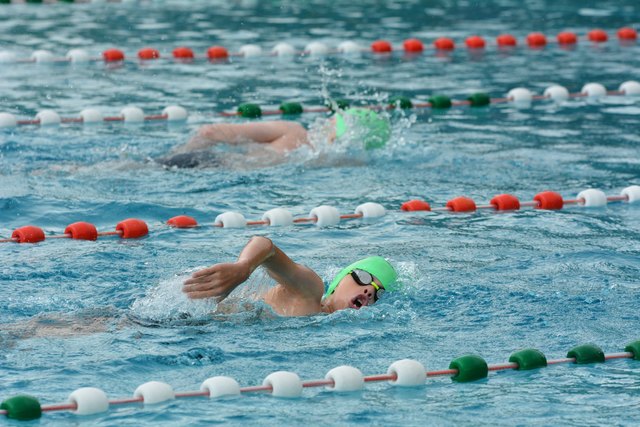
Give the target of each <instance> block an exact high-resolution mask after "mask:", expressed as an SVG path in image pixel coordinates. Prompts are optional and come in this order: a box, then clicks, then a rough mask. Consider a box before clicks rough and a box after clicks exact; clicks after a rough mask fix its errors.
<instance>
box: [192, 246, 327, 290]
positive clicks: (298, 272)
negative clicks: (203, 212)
mask: <svg viewBox="0 0 640 427" xmlns="http://www.w3.org/2000/svg"><path fill="white" fill-rule="evenodd" d="M260 265H264V266H265V267H266V269H267V271H268V272H269V275H270V276H271V277H273V278H274V279H276V280H277V281H278V283H280V284H281V285H282V286H284V287H285V288H287V289H289V290H290V291H292V292H295V293H297V294H299V295H300V296H301V297H303V298H310V299H311V298H316V299H317V300H320V298H321V297H322V292H323V290H324V285H323V283H322V279H321V278H320V277H319V276H318V275H317V274H316V273H315V272H314V271H313V270H311V269H310V268H308V267H305V266H303V265H300V264H297V263H295V262H293V261H292V260H291V259H290V258H289V257H288V256H287V255H286V254H285V253H284V252H282V251H281V250H280V249H279V248H278V247H277V246H276V245H274V244H273V242H271V240H269V239H267V238H266V237H253V238H252V239H251V240H250V241H249V243H248V244H247V245H246V246H245V247H244V249H243V250H242V252H240V256H239V257H238V260H237V261H236V262H235V263H225V264H216V265H214V266H212V267H209V268H205V269H203V270H200V271H196V272H195V273H193V275H192V276H191V278H190V279H188V280H186V281H185V282H184V285H183V288H182V290H183V292H185V293H186V294H187V296H188V297H189V298H192V299H200V298H210V297H217V298H218V301H222V300H223V299H225V298H226V297H227V296H228V295H229V294H230V293H231V292H232V291H233V290H234V289H235V288H236V287H238V285H240V284H241V283H243V282H244V281H246V280H247V279H248V278H249V276H250V275H251V273H253V271H254V270H255V269H256V268H258V267H259V266H260Z"/></svg>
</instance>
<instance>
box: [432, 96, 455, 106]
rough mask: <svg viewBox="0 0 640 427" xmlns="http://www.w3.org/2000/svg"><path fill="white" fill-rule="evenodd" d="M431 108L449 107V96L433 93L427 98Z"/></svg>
mask: <svg viewBox="0 0 640 427" xmlns="http://www.w3.org/2000/svg"><path fill="white" fill-rule="evenodd" d="M429 104H431V108H451V98H449V97H448V96H445V95H434V96H432V97H431V98H429Z"/></svg>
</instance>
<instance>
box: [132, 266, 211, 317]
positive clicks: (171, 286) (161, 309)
mask: <svg viewBox="0 0 640 427" xmlns="http://www.w3.org/2000/svg"><path fill="white" fill-rule="evenodd" d="M190 276H191V273H187V274H179V275H175V276H173V277H171V278H170V279H166V280H162V281H160V283H158V285H157V286H155V287H153V288H151V289H149V291H148V292H147V294H146V295H145V296H144V297H142V298H139V299H137V300H136V301H134V302H133V304H132V305H131V311H132V314H134V315H135V316H137V317H140V318H142V319H146V320H152V321H158V322H161V321H169V320H177V319H184V318H185V317H188V318H191V319H193V318H196V319H197V318H206V317H210V315H211V313H212V312H213V311H215V309H216V306H217V304H216V302H215V300H214V299H212V298H209V299H202V300H191V299H189V298H187V296H186V294H185V293H183V292H182V283H183V282H184V281H185V280H187V279H188V278H189V277H190Z"/></svg>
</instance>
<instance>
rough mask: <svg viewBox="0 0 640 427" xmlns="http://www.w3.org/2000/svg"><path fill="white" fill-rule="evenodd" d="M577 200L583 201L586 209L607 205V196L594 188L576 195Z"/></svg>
mask: <svg viewBox="0 0 640 427" xmlns="http://www.w3.org/2000/svg"><path fill="white" fill-rule="evenodd" d="M576 198H577V199H583V200H584V203H583V206H587V207H601V206H606V205H607V195H606V194H604V192H602V191H600V190H596V189H595V188H589V189H587V190H584V191H581V192H580V193H578V196H577V197H576Z"/></svg>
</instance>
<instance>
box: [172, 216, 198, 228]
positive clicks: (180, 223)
mask: <svg viewBox="0 0 640 427" xmlns="http://www.w3.org/2000/svg"><path fill="white" fill-rule="evenodd" d="M167 224H169V225H170V226H172V227H176V228H192V227H197V226H198V221H196V220H195V218H193V217H190V216H187V215H178V216H174V217H173V218H171V219H169V221H167Z"/></svg>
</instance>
